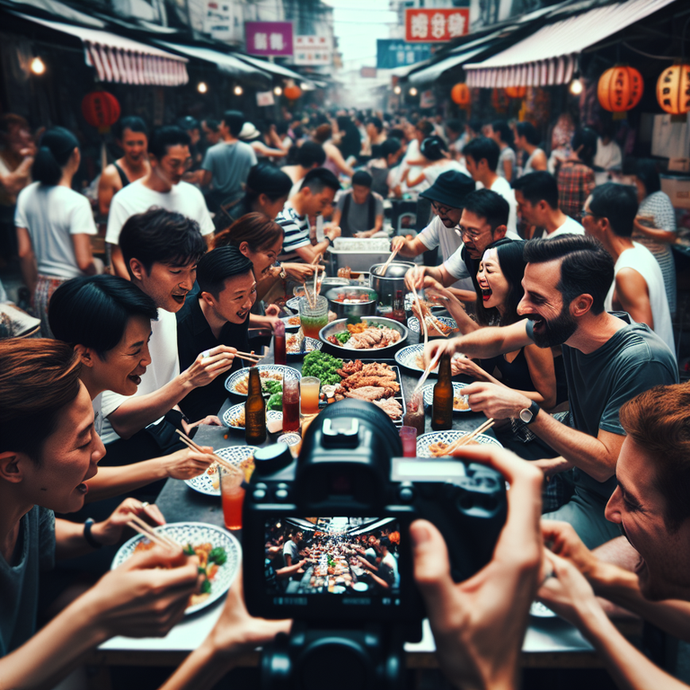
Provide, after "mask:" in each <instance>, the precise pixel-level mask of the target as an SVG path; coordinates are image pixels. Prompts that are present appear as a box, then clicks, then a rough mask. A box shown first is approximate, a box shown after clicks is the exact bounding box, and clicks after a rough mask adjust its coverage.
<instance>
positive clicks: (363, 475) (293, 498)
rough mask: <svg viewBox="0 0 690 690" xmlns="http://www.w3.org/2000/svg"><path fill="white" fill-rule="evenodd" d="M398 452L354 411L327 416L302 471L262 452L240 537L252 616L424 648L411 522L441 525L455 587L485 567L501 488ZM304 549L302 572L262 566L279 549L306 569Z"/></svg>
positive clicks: (391, 438)
mask: <svg viewBox="0 0 690 690" xmlns="http://www.w3.org/2000/svg"><path fill="white" fill-rule="evenodd" d="M401 451H402V447H401V442H400V438H399V435H398V430H397V429H396V427H395V426H394V425H393V424H392V422H391V421H390V420H389V418H388V416H387V415H386V414H385V413H384V412H383V411H382V410H381V409H379V408H378V407H376V406H375V405H372V404H370V403H365V402H363V401H358V400H345V401H342V402H339V403H334V404H332V405H330V406H329V407H328V408H326V409H325V410H324V411H323V412H322V413H321V414H320V415H319V417H318V418H317V419H316V420H315V421H314V422H313V423H312V425H311V427H310V428H309V430H308V432H307V434H306V435H305V438H304V442H303V446H302V450H301V453H300V455H299V458H298V459H297V460H294V459H293V458H292V456H291V455H290V452H289V450H288V449H287V447H286V446H283V445H282V444H277V445H275V446H271V447H269V448H266V449H261V450H260V451H257V453H256V455H255V464H256V469H255V472H254V474H253V476H252V479H251V482H250V485H249V487H248V488H247V492H246V495H245V502H244V515H243V537H242V541H243V549H244V565H243V567H244V589H245V599H246V604H247V608H248V610H249V613H250V614H252V615H253V616H260V617H263V618H271V619H283V618H294V619H295V620H298V621H300V622H301V623H305V624H307V625H309V626H313V627H331V628H333V627H339V626H340V627H342V628H348V626H349V627H350V628H353V626H356V625H357V624H362V623H365V622H372V621H373V622H376V624H377V625H381V626H383V627H386V626H389V627H394V628H398V627H399V626H402V627H399V629H400V630H402V629H405V630H406V631H407V632H406V637H405V639H408V640H410V641H412V640H413V639H415V638H416V639H419V636H420V635H421V621H422V619H423V618H424V608H423V604H422V600H421V597H420V595H419V593H418V591H417V588H416V586H415V584H414V579H413V563H412V550H411V544H410V539H409V525H410V523H411V522H412V521H413V520H416V519H418V518H424V519H426V520H429V521H431V522H432V523H433V524H434V525H436V527H437V528H438V529H439V530H440V532H441V533H442V534H443V537H444V539H445V541H446V544H447V546H448V552H449V556H450V561H451V569H452V575H453V578H454V579H455V580H456V581H462V580H465V579H467V578H468V577H470V576H472V575H473V574H474V573H476V572H477V571H478V570H479V569H481V568H482V567H483V566H484V565H486V563H488V562H489V560H490V559H491V556H492V553H493V550H494V547H495V544H496V540H497V539H498V535H499V534H500V531H501V529H502V527H503V525H504V523H505V519H506V512H507V506H506V495H505V480H504V479H503V477H502V476H501V475H500V474H499V473H497V472H495V471H493V470H491V469H490V468H487V467H485V466H483V465H479V464H476V463H470V464H466V463H465V462H463V461H462V460H461V459H459V458H438V459H429V458H424V459H420V458H404V457H400V456H401V455H402V452H401ZM314 516H316V517H314ZM277 533H280V534H279V535H278V536H277ZM289 535H292V541H293V543H294V546H293V544H288V541H290V539H289V538H288V537H289ZM276 536H277V538H276ZM272 539H273V540H274V544H275V545H274V546H272V547H270V548H269V546H270V544H271V540H272ZM297 542H299V544H298V543H297ZM305 544H308V545H309V548H306V547H305ZM300 545H301V546H302V547H303V548H306V551H303V552H302V553H303V554H304V553H307V554H308V557H305V558H306V561H303V562H304V566H303V568H302V570H303V571H304V572H303V573H296V572H290V573H289V574H288V573H285V572H281V570H282V568H284V567H285V563H281V564H280V565H281V566H282V567H278V568H272V566H271V558H270V557H269V556H272V557H275V556H277V555H280V551H281V550H283V551H284V552H286V553H288V552H292V553H293V554H294V559H298V560H299V559H302V558H303V556H302V555H297V550H298V548H299V546H300ZM269 552H270V553H269ZM372 556H373V557H372ZM279 560H280V559H279ZM292 560H293V559H287V558H286V559H285V561H286V562H288V561H292ZM271 571H272V572H271ZM276 572H278V573H280V575H281V576H282V579H281V578H280V576H279V577H278V578H276V577H275V574H276Z"/></svg>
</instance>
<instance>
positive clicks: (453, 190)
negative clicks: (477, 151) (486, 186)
mask: <svg viewBox="0 0 690 690" xmlns="http://www.w3.org/2000/svg"><path fill="white" fill-rule="evenodd" d="M473 191H474V182H473V181H472V180H471V179H470V177H468V176H467V175H464V174H463V173H461V172H457V171H456V170H449V171H448V172H445V173H443V174H442V175H439V177H438V178H437V180H436V182H434V184H433V185H432V186H431V187H429V189H427V190H426V191H424V192H422V193H421V194H420V196H422V197H424V198H425V199H429V200H430V201H431V208H432V210H433V212H434V217H433V218H432V219H431V222H430V223H429V225H427V226H426V227H425V228H424V230H422V231H421V232H420V233H419V234H418V235H417V236H416V237H414V238H412V239H411V240H408V239H405V238H404V237H403V236H402V235H399V236H397V237H394V238H393V242H392V245H391V249H392V250H393V251H397V252H398V255H399V256H402V257H406V258H413V257H415V256H419V255H420V254H422V253H423V252H426V251H429V250H431V249H436V247H440V250H441V257H440V258H441V262H445V261H447V260H448V259H450V257H451V256H452V255H453V254H454V253H455V252H456V251H457V250H458V249H461V248H462V246H463V245H462V236H461V235H460V231H459V226H458V224H459V223H460V217H461V216H462V208H463V205H464V201H465V197H466V196H467V195H468V194H470V193H472V192H473ZM452 287H453V288H455V289H458V290H466V291H472V292H473V291H474V287H473V286H472V281H471V280H470V279H469V278H466V279H464V280H459V281H457V282H456V283H453V284H452Z"/></svg>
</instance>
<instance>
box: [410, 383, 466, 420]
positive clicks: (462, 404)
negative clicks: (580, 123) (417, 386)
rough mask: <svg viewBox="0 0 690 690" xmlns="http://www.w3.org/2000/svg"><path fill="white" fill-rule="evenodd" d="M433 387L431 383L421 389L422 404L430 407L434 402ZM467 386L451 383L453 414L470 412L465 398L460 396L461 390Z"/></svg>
mask: <svg viewBox="0 0 690 690" xmlns="http://www.w3.org/2000/svg"><path fill="white" fill-rule="evenodd" d="M434 385H435V384H433V383H431V384H429V385H428V386H424V388H422V393H423V395H424V404H425V405H428V406H431V405H432V404H433V402H434ZM467 385H468V384H466V383H458V382H457V381H453V412H456V413H458V414H462V413H463V412H472V410H471V409H470V405H469V403H468V402H467V396H466V395H463V394H462V389H463V388H465V387H466V386H467Z"/></svg>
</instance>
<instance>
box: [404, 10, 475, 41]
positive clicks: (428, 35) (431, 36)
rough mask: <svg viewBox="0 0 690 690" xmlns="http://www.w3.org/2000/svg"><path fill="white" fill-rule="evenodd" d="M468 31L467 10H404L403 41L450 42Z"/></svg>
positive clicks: (468, 14) (468, 15)
mask: <svg viewBox="0 0 690 690" xmlns="http://www.w3.org/2000/svg"><path fill="white" fill-rule="evenodd" d="M469 30H470V10H469V8H467V7H465V8H453V9H450V10H449V9H437V10H428V9H424V10H419V9H406V10H405V40H406V41H408V42H410V43H421V42H424V43H431V42H442V41H452V40H453V39H454V38H458V37H459V36H464V35H465V34H467V33H469Z"/></svg>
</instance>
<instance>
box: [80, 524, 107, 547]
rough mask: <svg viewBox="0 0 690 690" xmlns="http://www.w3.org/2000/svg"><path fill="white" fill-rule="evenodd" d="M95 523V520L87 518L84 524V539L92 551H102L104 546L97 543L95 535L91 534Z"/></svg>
mask: <svg viewBox="0 0 690 690" xmlns="http://www.w3.org/2000/svg"><path fill="white" fill-rule="evenodd" d="M94 522H95V521H94V519H93V518H86V521H85V522H84V539H85V540H86V543H87V544H88V545H89V546H90V547H91V548H92V549H100V548H101V547H102V546H103V544H101V543H100V542H98V541H96V539H95V538H94V536H93V534H91V528H92V527H93V525H94Z"/></svg>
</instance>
